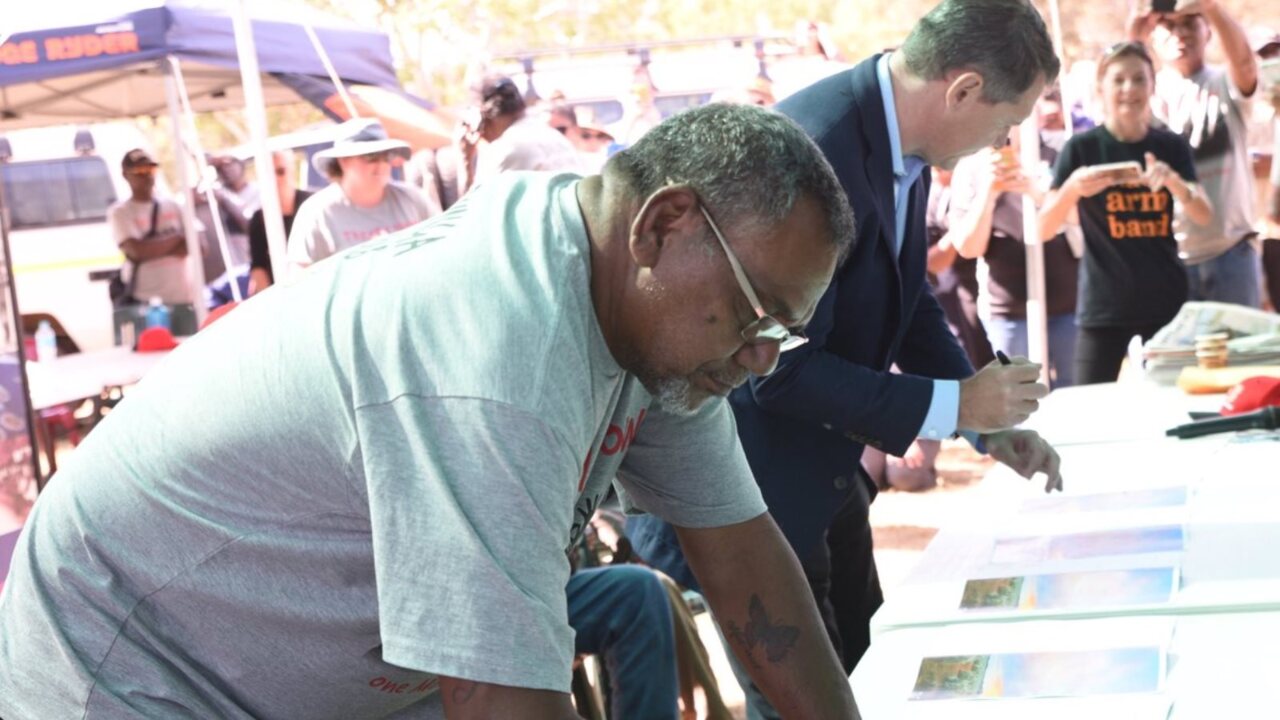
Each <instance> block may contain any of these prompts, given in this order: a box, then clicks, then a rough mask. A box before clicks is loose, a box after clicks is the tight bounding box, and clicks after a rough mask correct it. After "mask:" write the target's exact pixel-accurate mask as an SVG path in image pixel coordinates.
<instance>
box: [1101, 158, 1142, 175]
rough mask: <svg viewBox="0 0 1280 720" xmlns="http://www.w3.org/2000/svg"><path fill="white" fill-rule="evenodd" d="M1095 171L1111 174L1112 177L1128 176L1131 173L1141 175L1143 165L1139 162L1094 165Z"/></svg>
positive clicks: (1129, 161)
mask: <svg viewBox="0 0 1280 720" xmlns="http://www.w3.org/2000/svg"><path fill="white" fill-rule="evenodd" d="M1093 169H1094V170H1097V171H1099V172H1104V173H1110V174H1112V175H1126V174H1128V173H1130V172H1133V173H1135V174H1139V175H1140V174H1142V164H1141V163H1139V162H1138V161H1137V160H1127V161H1125V162H1115V163H1106V164H1103V165H1094V166H1093Z"/></svg>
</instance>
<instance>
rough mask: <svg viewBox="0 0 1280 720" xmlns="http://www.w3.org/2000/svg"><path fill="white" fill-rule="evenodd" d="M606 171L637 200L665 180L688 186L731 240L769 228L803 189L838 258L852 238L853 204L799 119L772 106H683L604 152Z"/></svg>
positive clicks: (787, 213) (709, 237)
mask: <svg viewBox="0 0 1280 720" xmlns="http://www.w3.org/2000/svg"><path fill="white" fill-rule="evenodd" d="M611 170H612V171H615V172H619V173H621V174H622V175H623V176H624V177H625V178H626V179H627V181H628V183H629V184H630V186H631V189H632V190H633V191H634V192H635V193H636V194H637V195H639V196H640V197H642V198H645V197H648V196H649V195H651V194H652V193H654V192H655V191H657V190H658V189H659V188H661V187H662V186H664V185H667V184H668V182H667V181H668V179H670V180H671V181H673V182H675V183H677V184H687V185H689V186H690V187H692V188H693V190H694V191H695V192H696V193H697V195H698V198H699V200H701V201H702V203H703V204H704V205H705V207H706V208H707V211H708V212H710V213H711V216H712V217H714V218H715V220H716V224H717V225H718V226H720V229H721V230H722V231H723V232H724V233H725V234H726V235H728V236H730V237H731V238H732V237H743V236H747V235H749V234H751V233H752V231H754V230H756V229H760V228H772V227H776V226H777V224H778V223H780V222H782V221H783V220H784V219H786V217H787V216H788V215H789V214H790V213H791V209H792V208H793V207H795V204H796V201H797V200H799V199H800V198H801V197H803V196H806V195H807V196H808V197H810V198H812V199H813V200H814V201H815V202H817V203H818V206H819V208H820V209H821V210H822V213H823V216H824V217H825V219H826V225H827V227H826V230H827V232H828V233H829V235H830V238H831V241H832V243H834V244H835V245H836V247H837V248H838V249H839V252H840V256H841V258H843V257H844V256H845V255H846V254H847V253H848V251H849V248H850V246H851V245H852V243H853V241H854V233H855V226H854V220H853V210H852V209H851V208H850V207H849V200H848V198H847V197H846V196H845V193H844V190H843V188H841V186H840V181H839V180H837V179H836V175H835V172H834V171H833V170H832V169H831V165H830V164H828V163H827V160H826V158H824V157H823V155H822V151H821V150H820V149H818V146H817V145H815V144H814V143H813V141H812V140H810V139H809V136H808V135H806V134H805V132H804V130H802V129H801V128H800V126H799V125H797V124H796V123H795V122H794V121H792V120H791V119H790V118H788V117H786V116H784V115H782V114H781V113H778V112H775V111H773V110H768V109H765V108H761V107H756V106H754V105H732V104H727V103H712V104H710V105H704V106H702V107H698V108H693V109H691V110H685V111H684V112H681V113H679V114H677V115H674V116H672V117H669V118H667V119H666V120H664V121H663V122H661V123H659V124H658V125H657V126H655V127H654V128H652V129H651V130H649V132H647V133H645V135H644V137H642V138H641V139H640V141H639V142H637V143H636V144H635V145H632V146H631V147H629V148H627V149H626V150H623V151H621V152H619V153H617V154H616V155H614V156H613V157H612V158H610V159H609V163H608V166H607V167H606V173H608V172H609V171H611ZM707 237H708V239H710V241H711V242H712V243H715V240H714V237H713V236H711V235H710V234H709V231H708V235H707Z"/></svg>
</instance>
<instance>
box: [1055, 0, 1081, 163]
mask: <svg viewBox="0 0 1280 720" xmlns="http://www.w3.org/2000/svg"><path fill="white" fill-rule="evenodd" d="M1049 17H1050V19H1051V21H1052V22H1053V49H1054V51H1055V52H1056V53H1057V54H1058V59H1059V60H1061V61H1062V64H1063V66H1064V67H1065V66H1066V64H1067V60H1066V58H1067V54H1066V52H1067V49H1066V47H1065V46H1064V45H1063V44H1062V13H1061V12H1059V10H1058V0H1049ZM1068 85H1070V83H1066V82H1063V81H1062V79H1061V76H1059V80H1058V96H1059V97H1061V98H1062V124H1063V126H1064V128H1065V134H1064V135H1063V138H1064V140H1070V139H1071V136H1072V135H1074V134H1075V122H1073V120H1072V117H1071V107H1072V105H1071V103H1072V101H1074V100H1075V88H1073V87H1068Z"/></svg>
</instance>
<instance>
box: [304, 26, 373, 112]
mask: <svg viewBox="0 0 1280 720" xmlns="http://www.w3.org/2000/svg"><path fill="white" fill-rule="evenodd" d="M302 27H303V28H304V29H306V31H307V37H308V38H310V39H311V46H312V47H314V48H315V49H316V55H319V56H320V64H322V65H324V71H325V72H326V73H328V74H329V82H332V83H333V86H334V87H335V88H337V89H338V96H339V97H341V98H342V104H343V105H346V106H347V114H348V115H349V116H350V117H349V118H348V119H349V120H355V119H356V118H358V117H360V113H359V112H356V105H355V103H353V102H351V95H349V94H348V93H347V87H346V86H345V85H343V84H342V78H340V77H338V71H337V70H335V69H334V67H333V61H332V60H330V59H329V53H327V52H325V49H324V46H323V45H321V44H320V36H319V35H316V31H315V28H313V27H311V23H303V25H302Z"/></svg>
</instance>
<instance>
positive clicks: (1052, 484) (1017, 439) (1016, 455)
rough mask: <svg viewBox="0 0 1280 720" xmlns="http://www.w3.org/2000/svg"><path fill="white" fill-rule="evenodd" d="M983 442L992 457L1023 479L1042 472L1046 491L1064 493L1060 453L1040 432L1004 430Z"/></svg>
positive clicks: (983, 437) (990, 435)
mask: <svg viewBox="0 0 1280 720" xmlns="http://www.w3.org/2000/svg"><path fill="white" fill-rule="evenodd" d="M982 441H983V443H984V444H986V446H987V453H988V454H989V455H991V457H993V458H995V459H996V460H998V461H1000V462H1002V463H1004V464H1005V465H1008V466H1009V467H1010V468H1012V469H1013V471H1014V472H1016V473H1018V474H1019V475H1021V476H1022V477H1024V478H1027V479H1031V476H1033V475H1035V474H1036V473H1038V472H1042V473H1044V474H1045V476H1046V480H1045V484H1044V491H1045V492H1053V491H1054V490H1055V489H1057V490H1059V491H1061V490H1062V473H1061V472H1060V471H1059V465H1060V464H1061V462H1062V461H1061V460H1060V459H1059V458H1058V451H1057V450H1054V449H1053V446H1051V445H1050V444H1049V443H1048V442H1046V441H1045V439H1044V438H1042V437H1040V433H1037V432H1036V431H1035V430H1002V431H1000V432H996V433H991V434H989V435H984V436H982Z"/></svg>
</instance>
